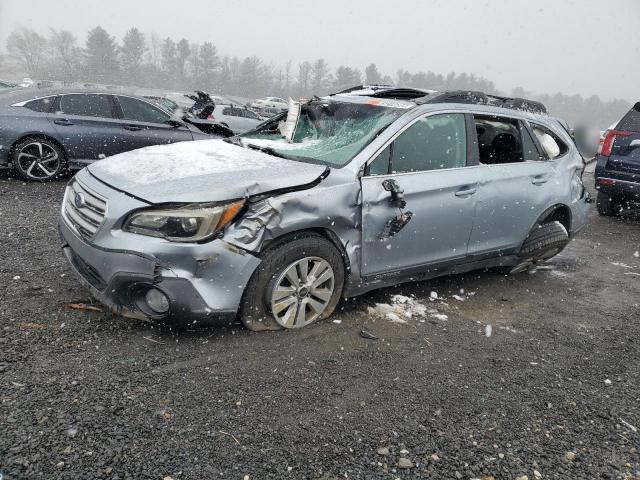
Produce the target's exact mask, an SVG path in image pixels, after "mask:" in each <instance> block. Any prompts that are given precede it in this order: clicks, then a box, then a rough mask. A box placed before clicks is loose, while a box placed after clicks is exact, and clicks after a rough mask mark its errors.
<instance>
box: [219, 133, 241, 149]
mask: <svg viewBox="0 0 640 480" xmlns="http://www.w3.org/2000/svg"><path fill="white" fill-rule="evenodd" d="M222 141H223V142H227V143H230V144H231V145H237V146H239V147H244V145H242V140H240V137H239V136H238V135H234V136H233V137H227V138H223V139H222Z"/></svg>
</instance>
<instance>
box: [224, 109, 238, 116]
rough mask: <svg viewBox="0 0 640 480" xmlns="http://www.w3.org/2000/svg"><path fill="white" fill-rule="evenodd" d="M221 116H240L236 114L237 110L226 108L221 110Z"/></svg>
mask: <svg viewBox="0 0 640 480" xmlns="http://www.w3.org/2000/svg"><path fill="white" fill-rule="evenodd" d="M222 114H223V115H228V116H230V117H239V116H240V115H239V114H238V110H237V109H236V108H233V107H226V108H224V109H222Z"/></svg>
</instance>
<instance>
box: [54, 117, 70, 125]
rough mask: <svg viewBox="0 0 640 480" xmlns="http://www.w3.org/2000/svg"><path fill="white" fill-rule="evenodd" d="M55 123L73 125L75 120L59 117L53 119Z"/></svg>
mask: <svg viewBox="0 0 640 480" xmlns="http://www.w3.org/2000/svg"><path fill="white" fill-rule="evenodd" d="M53 123H55V124H56V125H63V126H64V125H73V122H72V121H71V120H69V119H68V118H58V119H56V120H54V121H53Z"/></svg>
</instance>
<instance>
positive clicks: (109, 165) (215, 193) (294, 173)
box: [87, 140, 326, 203]
mask: <svg viewBox="0 0 640 480" xmlns="http://www.w3.org/2000/svg"><path fill="white" fill-rule="evenodd" d="M87 168H88V170H89V172H90V173H91V175H93V176H94V177H96V178H97V179H99V180H101V181H102V182H104V183H106V184H107V185H109V186H111V187H113V188H116V189H118V190H121V191H124V192H126V193H129V194H131V195H134V196H136V197H138V198H140V199H142V200H145V201H147V202H150V203H165V202H180V203H181V202H217V201H223V200H231V199H236V198H242V197H249V196H252V195H256V194H259V193H265V192H269V191H272V190H280V189H287V188H295V187H299V186H302V185H306V184H310V183H312V182H314V181H315V180H317V179H318V178H319V177H320V176H321V175H322V174H323V173H324V172H325V171H326V167H324V166H321V165H313V164H309V163H302V162H296V161H293V160H286V159H284V158H279V157H274V156H272V155H269V154H266V153H264V152H260V151H257V150H249V149H247V148H243V147H240V146H237V145H233V144H230V143H227V142H223V141H222V140H200V141H194V142H181V143H174V144H171V145H161V146H160V145H158V146H153V147H146V148H141V149H139V150H133V151H130V152H126V153H121V154H119V155H114V156H113V157H109V158H106V159H104V160H101V161H99V162H96V163H93V164H91V165H90V166H89V167H87Z"/></svg>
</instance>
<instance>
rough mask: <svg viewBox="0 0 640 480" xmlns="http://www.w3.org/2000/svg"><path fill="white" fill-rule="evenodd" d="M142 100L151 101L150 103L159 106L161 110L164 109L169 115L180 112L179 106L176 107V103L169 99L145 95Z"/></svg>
mask: <svg viewBox="0 0 640 480" xmlns="http://www.w3.org/2000/svg"><path fill="white" fill-rule="evenodd" d="M144 98H146V99H147V100H151V101H152V102H154V103H156V104H158V105H159V106H161V107H162V108H164V109H165V110H167V111H169V112H171V113H174V112H177V111H178V110H180V105H178V104H177V103H176V102H174V101H173V100H171V99H170V98H167V97H161V96H157V95H145V96H144Z"/></svg>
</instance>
